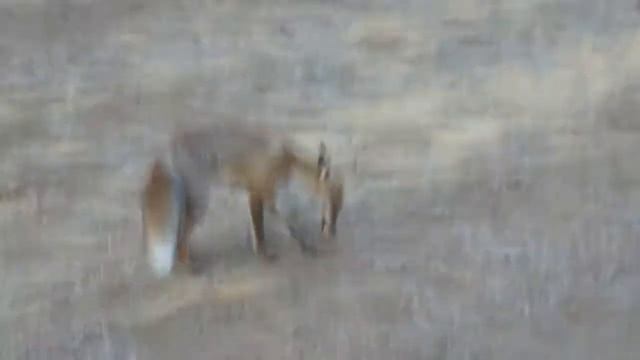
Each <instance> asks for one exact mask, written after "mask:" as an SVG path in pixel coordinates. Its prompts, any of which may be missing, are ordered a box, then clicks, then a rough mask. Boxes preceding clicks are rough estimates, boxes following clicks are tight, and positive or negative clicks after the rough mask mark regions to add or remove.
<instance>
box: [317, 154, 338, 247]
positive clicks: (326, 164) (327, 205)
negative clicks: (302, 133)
mask: <svg viewBox="0 0 640 360" xmlns="http://www.w3.org/2000/svg"><path fill="white" fill-rule="evenodd" d="M316 174H317V182H318V188H319V193H320V194H321V196H322V218H321V221H320V227H321V231H322V234H323V236H325V237H326V238H333V237H335V236H336V223H337V220H338V215H339V213H340V211H341V210H342V202H343V191H344V190H343V185H342V181H341V179H339V178H338V177H336V176H334V175H333V174H332V172H331V161H330V158H329V155H328V154H327V146H326V145H325V143H324V142H321V143H320V149H319V152H318V161H317V173H316Z"/></svg>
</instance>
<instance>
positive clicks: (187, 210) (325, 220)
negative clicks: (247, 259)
mask: <svg viewBox="0 0 640 360" xmlns="http://www.w3.org/2000/svg"><path fill="white" fill-rule="evenodd" d="M293 176H300V178H301V179H302V180H303V181H304V183H305V184H306V185H307V186H306V187H307V189H308V190H309V191H310V192H311V193H312V194H313V195H315V197H316V198H317V199H318V200H320V201H321V204H322V206H321V209H322V210H321V219H320V231H321V234H322V237H323V238H324V239H327V240H333V239H334V238H335V237H336V233H337V230H336V223H337V221H338V216H339V213H340V211H341V210H342V206H343V196H344V189H343V188H344V187H343V181H342V178H341V177H340V176H336V175H335V174H334V173H333V171H332V169H331V163H330V158H329V155H328V154H327V147H326V145H325V143H324V142H323V141H321V142H320V143H319V146H318V153H317V155H316V156H304V155H303V154H302V153H301V151H300V149H299V147H298V146H297V144H296V143H295V142H294V141H293V140H292V139H291V138H290V137H289V136H288V134H287V133H286V132H284V131H275V130H273V129H270V128H267V127H264V126H257V125H247V124H239V123H216V124H211V125H208V126H202V127H199V128H194V129H190V130H184V131H180V132H176V133H174V134H173V135H172V137H171V140H170V142H169V146H168V148H167V149H165V151H164V153H163V154H162V155H161V156H157V157H156V158H155V159H154V160H153V161H152V163H151V165H150V168H149V170H148V175H147V178H146V180H145V181H144V184H143V190H142V196H141V214H142V225H143V239H144V250H145V253H146V256H147V262H148V264H149V265H150V267H151V269H152V271H153V273H154V274H155V275H156V276H158V277H165V276H168V275H169V274H170V273H171V271H172V269H173V267H174V263H175V262H176V259H177V261H178V262H180V263H183V264H185V265H187V266H189V265H190V251H189V239H190V237H191V234H192V232H193V231H194V228H195V227H197V226H198V225H199V224H200V223H201V222H202V221H203V218H204V216H205V214H206V213H207V211H208V209H209V191H210V188H211V186H212V184H218V185H222V186H226V187H228V188H236V189H241V190H243V192H245V193H246V195H247V205H248V210H249V211H248V213H249V219H250V226H249V232H250V237H251V246H252V250H253V253H254V254H255V255H257V256H259V257H260V258H261V259H262V260H264V261H266V262H273V261H274V260H276V259H277V255H275V254H273V253H270V252H268V251H267V249H266V246H265V232H264V211H265V208H266V210H268V211H270V212H272V213H274V214H278V211H277V209H276V205H275V200H276V196H277V194H276V193H277V189H278V186H279V185H281V184H285V185H286V184H287V183H288V182H289V181H290V179H292V177H293Z"/></svg>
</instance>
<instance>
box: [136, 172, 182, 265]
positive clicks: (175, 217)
mask: <svg viewBox="0 0 640 360" xmlns="http://www.w3.org/2000/svg"><path fill="white" fill-rule="evenodd" d="M184 205H185V193H184V187H183V184H182V180H181V178H180V177H179V176H177V175H176V174H172V172H171V171H170V170H168V169H167V167H166V165H164V164H163V163H162V162H161V161H159V160H156V161H155V162H154V163H153V165H152V167H151V171H150V174H149V177H148V179H147V182H146V184H145V187H144V191H143V195H142V217H143V232H144V234H143V236H144V244H145V252H146V257H147V262H148V264H149V266H150V267H151V270H152V271H153V273H154V274H155V275H156V276H158V277H165V276H167V275H169V274H170V273H171V270H172V269H173V265H174V261H175V257H176V246H177V243H178V237H179V236H180V232H181V226H182V224H183V219H184V216H185V211H184V210H185V207H184Z"/></svg>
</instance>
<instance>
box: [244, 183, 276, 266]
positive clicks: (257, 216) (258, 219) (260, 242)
mask: <svg viewBox="0 0 640 360" xmlns="http://www.w3.org/2000/svg"><path fill="white" fill-rule="evenodd" d="M249 212H250V216H249V217H250V220H251V221H250V222H251V229H250V230H251V245H252V247H253V252H254V253H255V254H256V255H258V256H260V257H261V258H262V259H263V260H265V261H267V262H272V261H274V260H276V259H277V256H276V255H275V254H271V253H268V252H267V249H266V246H265V240H264V237H265V236H264V199H263V197H262V194H260V193H258V192H251V193H249Z"/></svg>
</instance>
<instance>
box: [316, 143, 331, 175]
mask: <svg viewBox="0 0 640 360" xmlns="http://www.w3.org/2000/svg"><path fill="white" fill-rule="evenodd" d="M328 178H329V156H328V155H327V146H326V145H325V143H324V141H322V142H320V149H319V151H318V180H327V179H328Z"/></svg>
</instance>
